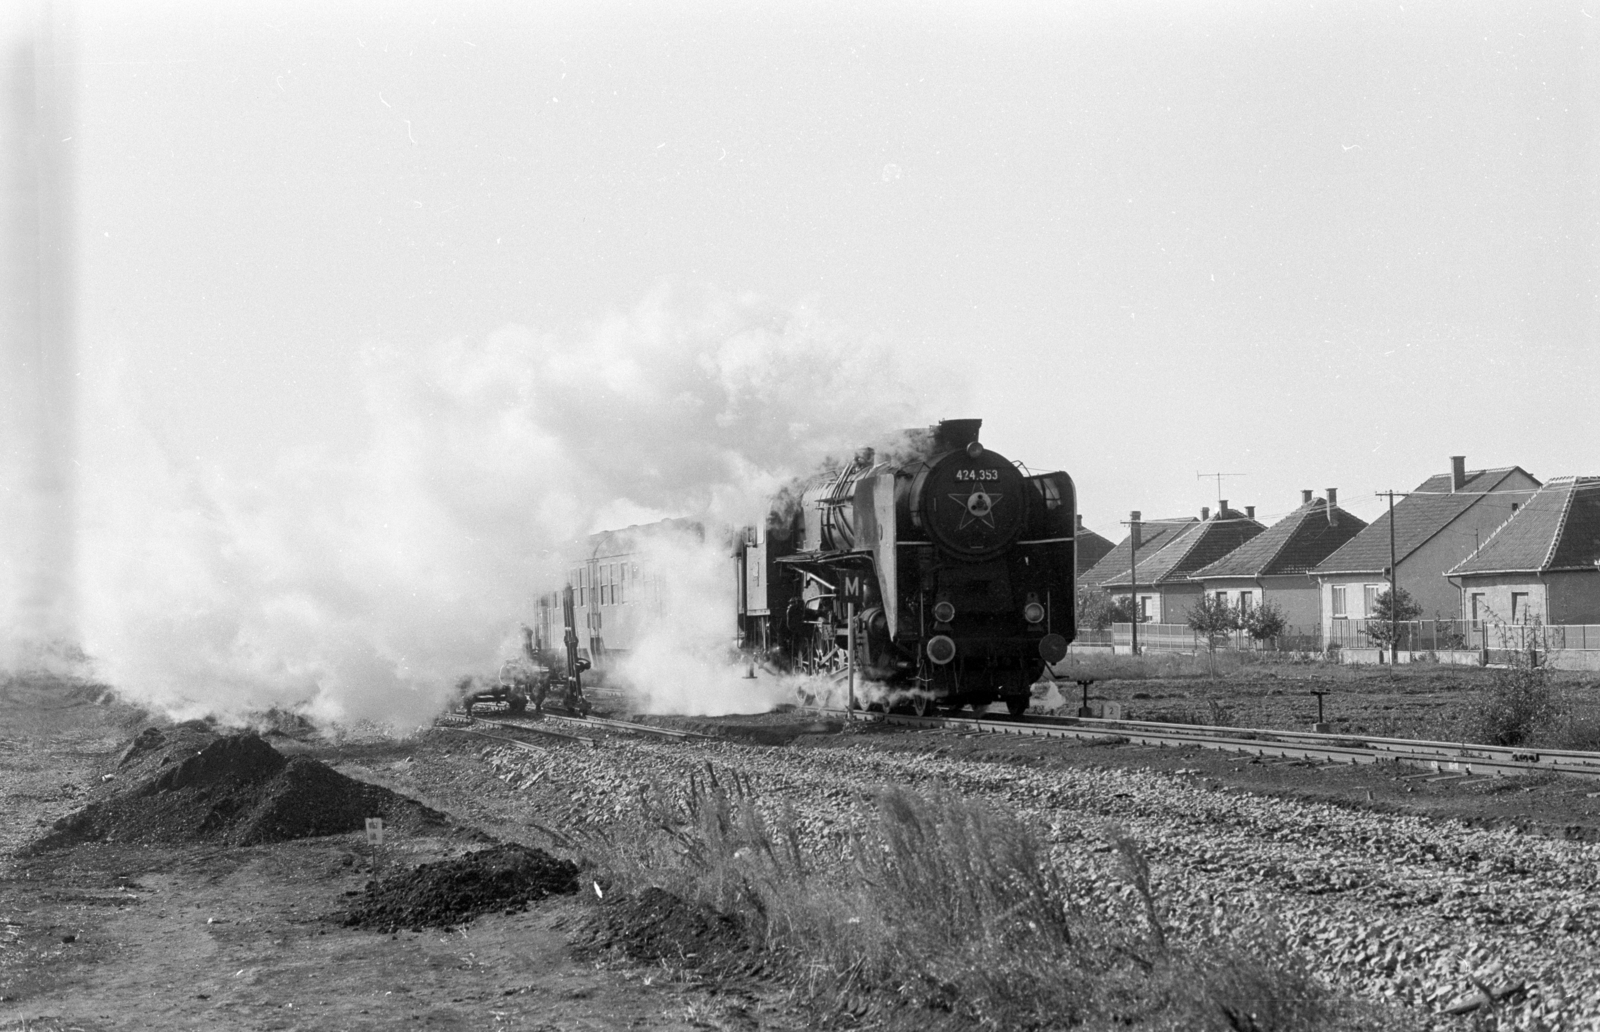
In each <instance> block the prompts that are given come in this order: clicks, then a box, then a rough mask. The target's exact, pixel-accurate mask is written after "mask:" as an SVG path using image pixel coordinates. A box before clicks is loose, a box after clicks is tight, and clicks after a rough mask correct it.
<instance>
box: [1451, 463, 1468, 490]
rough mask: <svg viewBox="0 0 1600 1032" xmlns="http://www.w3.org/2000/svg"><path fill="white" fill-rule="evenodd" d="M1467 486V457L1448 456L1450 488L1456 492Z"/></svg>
mask: <svg viewBox="0 0 1600 1032" xmlns="http://www.w3.org/2000/svg"><path fill="white" fill-rule="evenodd" d="M1466 486H1467V457H1466V456H1465V455H1452V456H1450V490H1451V492H1456V491H1459V490H1461V489H1462V488H1463V487H1466Z"/></svg>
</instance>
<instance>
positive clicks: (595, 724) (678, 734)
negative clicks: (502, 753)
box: [434, 707, 710, 745]
mask: <svg viewBox="0 0 1600 1032" xmlns="http://www.w3.org/2000/svg"><path fill="white" fill-rule="evenodd" d="M548 720H558V721H563V722H565V723H568V724H577V725H579V726H580V727H589V728H593V729H595V730H597V731H621V732H625V733H631V734H642V735H651V736H654V737H657V738H668V739H674V740H677V741H687V740H690V739H704V738H709V737H710V736H709V735H703V734H700V733H699V732H698V731H680V730H678V729H676V728H670V727H657V726H656V725H654V724H640V723H638V722H636V721H632V720H613V719H612V718H610V717H591V716H580V715H578V714H576V713H568V712H566V711H565V710H561V709H557V708H554V707H549V708H547V709H546V710H545V712H544V714H543V715H541V716H526V717H501V718H487V717H473V718H470V719H469V718H467V717H465V716H457V715H454V714H452V715H449V716H446V717H441V718H439V719H438V720H436V721H435V722H434V724H435V726H436V727H446V728H452V729H455V730H470V729H472V728H475V727H476V726H477V725H480V724H486V725H489V726H491V727H499V728H504V729H506V730H511V731H523V732H527V733H529V734H535V735H543V736H546V737H550V738H558V739H566V740H569V741H580V742H588V743H589V744H590V745H593V744H595V739H594V738H592V737H587V736H584V735H581V734H574V733H572V732H569V731H562V730H558V729H556V728H553V727H546V726H544V725H545V723H546V721H548ZM477 733H479V734H483V735H485V736H487V737H491V738H497V737H501V736H498V735H494V734H492V733H490V732H485V731H478V732H477ZM509 740H510V739H508V741H509Z"/></svg>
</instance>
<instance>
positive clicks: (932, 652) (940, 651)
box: [928, 634, 956, 666]
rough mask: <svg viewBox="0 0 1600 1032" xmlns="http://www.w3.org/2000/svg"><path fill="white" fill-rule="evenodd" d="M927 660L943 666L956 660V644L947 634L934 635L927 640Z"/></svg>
mask: <svg viewBox="0 0 1600 1032" xmlns="http://www.w3.org/2000/svg"><path fill="white" fill-rule="evenodd" d="M928 658H929V659H931V660H933V661H934V662H935V663H937V664H939V665H940V666H944V665H945V664H946V663H948V662H950V661H951V660H952V659H955V658H956V643H955V641H954V640H953V639H952V638H951V637H950V636H949V635H948V634H935V635H934V636H933V637H931V638H929V639H928Z"/></svg>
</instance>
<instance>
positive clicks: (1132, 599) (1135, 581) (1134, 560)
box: [1128, 509, 1139, 656]
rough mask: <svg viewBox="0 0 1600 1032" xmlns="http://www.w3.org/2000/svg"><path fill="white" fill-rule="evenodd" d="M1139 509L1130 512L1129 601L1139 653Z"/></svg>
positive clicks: (1134, 649)
mask: <svg viewBox="0 0 1600 1032" xmlns="http://www.w3.org/2000/svg"><path fill="white" fill-rule="evenodd" d="M1138 570H1139V510H1138V509H1135V510H1133V511H1132V512H1130V513H1128V602H1129V604H1130V605H1131V606H1132V607H1133V654H1134V655H1135V656H1137V655H1138V654H1139V574H1138Z"/></svg>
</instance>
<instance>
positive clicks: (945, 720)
mask: <svg viewBox="0 0 1600 1032" xmlns="http://www.w3.org/2000/svg"><path fill="white" fill-rule="evenodd" d="M824 712H827V713H831V714H835V715H840V716H843V715H845V711H844V710H841V709H832V708H830V709H826V710H824ZM849 715H850V716H851V717H853V718H855V719H858V720H860V719H866V720H871V721H874V722H878V723H884V724H891V725H895V726H899V727H911V728H919V729H922V730H946V731H956V732H958V733H959V732H964V733H969V734H1007V735H1032V736H1042V737H1047V738H1079V739H1107V738H1121V739H1125V740H1126V741H1129V742H1136V743H1139V744H1141V745H1156V746H1164V747H1183V746H1197V747H1200V748H1203V749H1215V750H1219V751H1222V752H1231V753H1237V754H1240V755H1249V756H1257V757H1262V758H1269V757H1277V758H1284V759H1304V760H1322V761H1323V762H1325V763H1328V764H1372V763H1377V762H1378V761H1380V760H1390V761H1393V762H1398V763H1404V764H1406V765H1408V766H1414V767H1422V768H1426V769H1428V770H1429V771H1431V772H1432V773H1433V774H1436V775H1439V776H1441V777H1463V778H1464V777H1470V776H1474V775H1480V774H1488V775H1496V776H1506V775H1512V774H1518V775H1520V774H1532V773H1538V772H1550V773H1556V774H1571V775H1575V776H1577V777H1586V778H1600V753H1582V752H1573V751H1570V750H1552V751H1539V752H1535V751H1532V750H1522V749H1514V748H1507V747H1501V746H1486V745H1474V744H1470V743H1452V742H1431V741H1425V740H1420V739H1417V740H1412V739H1403V738H1366V737H1361V736H1350V735H1328V734H1317V733H1313V732H1302V731H1273V730H1268V729H1263V728H1233V727H1207V726H1204V725H1196V724H1162V723H1157V722H1155V721H1139V720H1108V719H1105V718H1101V717H1079V718H1037V717H1036V718H1031V719H1026V720H993V719H985V718H983V717H959V716H955V717H917V716H912V715H910V714H900V713H872V714H861V713H859V712H856V713H852V714H849Z"/></svg>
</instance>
